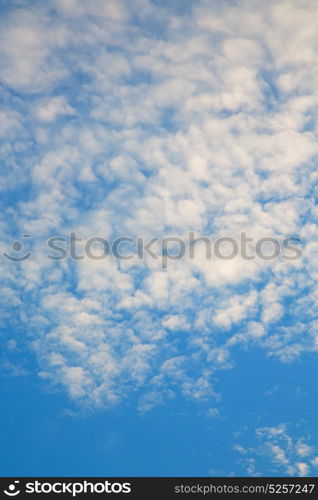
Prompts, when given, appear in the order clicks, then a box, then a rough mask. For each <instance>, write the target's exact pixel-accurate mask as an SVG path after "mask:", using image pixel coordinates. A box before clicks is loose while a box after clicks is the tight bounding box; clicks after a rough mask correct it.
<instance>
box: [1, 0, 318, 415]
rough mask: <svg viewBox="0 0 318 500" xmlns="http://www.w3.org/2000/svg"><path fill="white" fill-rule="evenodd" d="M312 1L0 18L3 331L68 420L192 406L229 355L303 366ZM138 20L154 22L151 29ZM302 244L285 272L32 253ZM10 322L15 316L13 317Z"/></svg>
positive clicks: (313, 139)
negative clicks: (29, 359)
mask: <svg viewBox="0 0 318 500" xmlns="http://www.w3.org/2000/svg"><path fill="white" fill-rule="evenodd" d="M316 11H317V4H316V2H314V1H313V0H312V1H307V0H306V1H302V2H298V1H297V2H296V1H288V2H284V1H280V2H276V1H271V2H268V1H266V2H257V4H255V2H251V1H250V0H249V1H246V0H245V1H244V0H241V1H240V2H239V5H237V6H235V5H233V4H231V3H227V2H223V3H222V4H219V3H215V2H207V1H201V2H197V3H195V4H194V5H193V6H192V7H191V9H185V10H182V9H180V10H179V9H177V8H175V9H174V8H172V7H169V6H165V7H163V6H158V5H155V3H154V2H150V1H147V0H138V1H136V2H133V3H132V2H128V1H116V2H110V1H107V2H100V1H97V0H94V1H91V2H84V1H80V0H72V1H71V0H69V1H66V0H58V1H53V0H52V1H51V2H47V3H46V4H43V3H42V2H24V3H23V6H21V5H19V3H15V2H13V3H12V5H10V6H8V8H7V10H6V12H5V15H3V16H2V19H1V21H0V22H1V25H2V26H1V28H2V29H1V32H2V37H3V39H2V43H1V47H2V54H1V58H0V61H1V63H0V64H1V74H2V79H1V89H0V92H1V96H2V98H3V110H2V111H1V113H2V115H1V116H3V118H4V119H3V125H2V128H1V129H0V132H1V141H2V142H1V145H0V147H1V152H2V155H3V158H4V161H3V173H2V174H1V177H0V189H1V192H3V193H4V196H3V200H2V201H1V203H2V212H1V213H2V215H1V218H2V219H1V222H2V224H1V227H0V230H1V236H2V238H1V241H2V243H1V250H2V251H6V250H8V247H9V246H10V244H11V242H12V241H13V240H14V239H16V238H17V237H18V235H19V234H20V235H21V234H25V233H29V234H31V236H32V238H31V239H30V242H29V243H30V246H31V249H32V251H33V256H32V258H31V259H29V260H28V261H25V262H24V263H22V264H19V265H16V264H14V263H9V262H8V261H6V260H5V259H4V258H3V259H2V260H1V263H0V265H1V280H2V290H1V294H2V296H3V297H4V300H3V301H2V304H1V307H2V308H3V318H4V319H3V322H4V325H3V328H4V330H5V329H6V324H7V323H6V322H7V321H8V318H9V316H10V315H11V316H14V317H15V322H16V323H17V325H19V328H20V329H21V328H23V329H24V331H25V333H26V334H27V338H28V339H29V340H28V343H29V345H31V347H32V348H33V349H34V350H35V352H36V354H37V357H38V362H39V366H40V369H39V372H40V374H41V376H42V377H43V378H44V379H46V380H50V381H51V382H52V383H54V384H57V385H62V386H64V387H65V389H66V390H67V391H68V393H69V395H70V397H71V398H73V399H74V400H76V401H78V402H79V403H80V404H83V405H89V406H94V407H95V406H104V405H109V404H114V403H116V402H119V401H120V400H122V399H123V398H125V397H129V396H130V395H131V394H132V393H136V394H138V397H139V395H140V398H141V399H140V401H141V402H140V407H142V408H143V409H147V408H150V407H151V406H152V405H153V404H155V402H156V401H157V402H159V403H160V402H161V401H162V400H164V399H165V398H166V397H172V396H173V394H175V393H176V392H177V391H181V392H182V393H183V394H184V396H185V397H189V398H194V399H206V398H209V397H211V395H213V394H215V393H214V378H213V377H214V372H215V371H216V370H218V369H220V368H224V367H227V368H229V367H230V366H231V359H232V347H233V346H234V345H237V344H242V345H246V344H248V345H251V346H253V345H255V344H258V345H260V346H261V347H262V348H264V349H265V351H266V352H268V354H269V355H270V356H275V357H277V358H279V359H280V360H281V361H283V362H291V361H293V360H294V359H295V358H297V357H299V356H300V355H302V353H305V352H308V351H316V350H317V346H318V341H317V321H316V319H315V318H316V315H317V305H318V291H317V279H316V268H317V266H316V264H317V244H318V243H317V224H316V218H317V217H316V216H317V209H316V207H315V196H316V194H317V187H316V186H317V174H316V172H315V170H316V165H315V161H316V157H317V151H318V147H317V132H318V129H317V119H316V117H317V113H316V109H317V88H318V86H317V56H316V54H317V51H316V48H317V47H316V44H317V42H316V30H317V19H318V16H317V12H316ZM153 19H156V23H154V21H153ZM70 231H75V232H76V233H77V234H78V236H79V237H82V238H88V237H90V236H100V237H107V238H115V237H117V236H120V235H126V236H131V237H136V236H143V237H144V238H149V239H150V238H153V237H159V238H160V237H163V236H165V235H176V236H180V237H182V236H186V235H187V234H188V232H189V231H194V232H195V234H196V235H198V236H200V235H206V236H210V237H211V238H217V237H222V236H231V237H237V236H238V235H239V234H240V233H241V232H243V231H244V232H246V234H248V236H249V237H252V238H254V240H256V239H257V238H262V237H266V236H271V237H273V236H275V237H277V238H283V237H284V236H287V235H300V236H301V237H302V238H303V239H304V251H303V257H302V259H301V260H300V261H286V260H281V259H278V260H275V261H262V260H261V259H255V260H251V261H247V260H244V259H242V258H240V257H237V258H235V259H233V260H229V261H225V260H224V261H220V260H219V261H215V260H212V261H209V260H207V259H206V258H205V255H204V251H203V250H204V248H203V247H202V248H201V247H199V246H198V247H197V248H196V250H197V255H196V258H195V259H193V260H191V261H189V260H187V259H183V260H179V261H171V262H169V266H168V269H167V270H163V269H162V268H161V265H160V261H156V260H152V259H149V258H145V259H144V260H142V261H141V260H138V259H137V258H135V259H133V260H132V261H117V260H115V259H114V258H111V257H109V258H107V259H105V260H100V261H96V260H95V261H92V260H88V259H84V260H79V261H74V260H73V261H72V260H70V259H68V260H63V261H61V262H55V261H50V260H48V259H47V257H46V255H47V247H46V239H47V238H48V237H50V236H55V235H57V236H65V235H67V234H68V233H69V232H70ZM17 311H18V312H17Z"/></svg>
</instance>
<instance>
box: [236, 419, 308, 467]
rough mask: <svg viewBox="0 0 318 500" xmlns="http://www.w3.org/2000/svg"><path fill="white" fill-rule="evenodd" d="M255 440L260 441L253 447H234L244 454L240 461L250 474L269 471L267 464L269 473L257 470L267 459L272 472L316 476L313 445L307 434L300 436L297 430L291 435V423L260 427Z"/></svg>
mask: <svg viewBox="0 0 318 500" xmlns="http://www.w3.org/2000/svg"><path fill="white" fill-rule="evenodd" d="M295 434H296V435H295ZM255 441H256V443H257V444H256V446H253V447H247V448H246V447H244V446H241V445H240V444H236V445H235V446H234V449H235V450H236V451H237V452H238V453H239V454H240V455H241V456H242V457H243V458H242V459H241V461H242V463H243V464H245V467H246V470H247V473H248V474H249V475H252V476H259V475H264V473H265V474H266V473H267V474H268V470H269V469H268V466H266V467H267V469H266V472H265V471H264V472H263V471H259V470H257V469H258V467H259V466H261V463H262V460H263V459H264V458H265V459H268V460H269V461H270V464H271V465H270V467H271V469H270V472H271V474H272V473H275V474H283V475H287V476H308V475H315V473H316V467H317V456H316V451H315V449H314V447H313V446H311V445H310V444H309V438H308V437H303V436H302V437H298V436H297V433H295V431H294V430H292V434H291V431H290V426H287V425H286V424H280V425H277V426H275V427H259V428H257V429H256V430H255ZM251 455H252V456H251ZM263 467H264V465H263Z"/></svg>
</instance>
